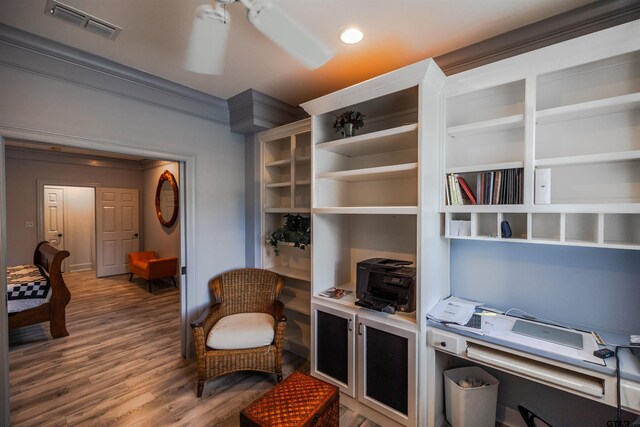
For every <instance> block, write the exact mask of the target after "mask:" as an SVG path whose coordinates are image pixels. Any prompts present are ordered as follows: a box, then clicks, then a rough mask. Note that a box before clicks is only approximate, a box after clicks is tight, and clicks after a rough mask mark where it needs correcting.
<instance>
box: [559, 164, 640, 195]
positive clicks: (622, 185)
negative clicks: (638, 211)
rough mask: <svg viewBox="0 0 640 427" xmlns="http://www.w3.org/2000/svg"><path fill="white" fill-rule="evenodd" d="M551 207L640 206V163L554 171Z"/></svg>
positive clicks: (577, 165)
mask: <svg viewBox="0 0 640 427" xmlns="http://www.w3.org/2000/svg"><path fill="white" fill-rule="evenodd" d="M550 187H551V204H598V203H606V204H632V203H640V159H634V160H627V161H615V162H603V163H590V164H575V165H574V164H570V165H567V166H553V167H551V186H550Z"/></svg>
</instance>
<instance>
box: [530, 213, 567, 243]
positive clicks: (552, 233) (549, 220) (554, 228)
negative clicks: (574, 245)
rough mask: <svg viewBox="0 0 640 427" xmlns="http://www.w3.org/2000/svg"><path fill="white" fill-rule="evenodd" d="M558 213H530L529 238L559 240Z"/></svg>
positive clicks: (559, 216) (559, 218)
mask: <svg viewBox="0 0 640 427" xmlns="http://www.w3.org/2000/svg"><path fill="white" fill-rule="evenodd" d="M560 221H561V214H559V213H532V214H531V239H532V240H543V241H549V242H560Z"/></svg>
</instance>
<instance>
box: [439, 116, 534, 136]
mask: <svg viewBox="0 0 640 427" xmlns="http://www.w3.org/2000/svg"><path fill="white" fill-rule="evenodd" d="M522 127H524V114H515V115H513V116H507V117H499V118H497V119H491V120H484V121H481V122H475V123H467V124H464V125H458V126H451V127H449V128H447V134H448V135H449V136H451V137H454V138H455V137H456V136H467V135H476V134H479V133H484V132H497V131H501V130H507V129H518V128H522Z"/></svg>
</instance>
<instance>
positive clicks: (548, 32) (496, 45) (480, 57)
mask: <svg viewBox="0 0 640 427" xmlns="http://www.w3.org/2000/svg"><path fill="white" fill-rule="evenodd" d="M636 19H640V2H639V1H637V0H600V1H595V2H593V3H589V4H587V5H584V6H582V7H579V8H576V9H573V10H569V11H567V12H564V13H561V14H559V15H555V16H552V17H550V18H547V19H543V20H541V21H538V22H534V23H532V24H529V25H526V26H524V27H521V28H517V29H515V30H512V31H508V32H506V33H502V34H500V35H498V36H495V37H491V38H489V39H486V40H483V41H480V42H478V43H474V44H471V45H469V46H466V47H463V48H461V49H457V50H454V51H452V52H449V53H445V54H444V55H440V56H438V57H436V58H434V59H435V61H436V63H437V64H438V65H439V66H440V68H441V69H442V71H444V73H445V74H446V75H452V74H457V73H460V72H462V71H467V70H470V69H472V68H476V67H479V66H481V65H486V64H489V63H492V62H496V61H499V60H501V59H505V58H509V57H511V56H516V55H519V54H521V53H525V52H529V51H532V50H535V49H539V48H542V47H545V46H549V45H552V44H555V43H559V42H562V41H565V40H569V39H572V38H575V37H579V36H583V35H586V34H589V33H593V32H596V31H600V30H604V29H606V28H610V27H613V26H616V25H620V24H624V23H626V22H630V21H634V20H636Z"/></svg>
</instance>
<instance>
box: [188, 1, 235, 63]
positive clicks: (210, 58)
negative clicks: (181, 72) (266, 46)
mask: <svg viewBox="0 0 640 427" xmlns="http://www.w3.org/2000/svg"><path fill="white" fill-rule="evenodd" d="M230 22H231V20H230V16H229V14H228V13H227V12H226V11H225V10H224V9H222V8H214V7H212V6H210V5H202V6H200V7H199V8H198V9H197V10H196V16H195V18H194V19H193V26H192V27H191V37H190V38H189V44H188V45H187V51H186V53H185V57H184V68H186V69H187V70H189V71H193V72H195V73H200V74H216V75H217V74H222V70H223V69H224V56H225V52H226V50H227V40H228V38H229V23H230Z"/></svg>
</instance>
